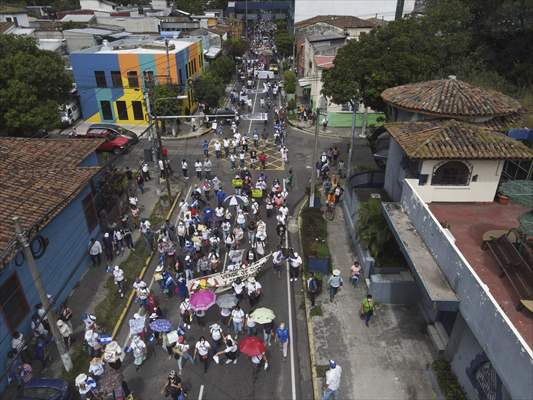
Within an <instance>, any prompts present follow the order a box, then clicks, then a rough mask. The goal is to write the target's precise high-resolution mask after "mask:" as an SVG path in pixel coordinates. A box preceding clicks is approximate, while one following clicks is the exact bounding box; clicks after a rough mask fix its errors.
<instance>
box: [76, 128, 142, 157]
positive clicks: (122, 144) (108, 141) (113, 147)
mask: <svg viewBox="0 0 533 400" xmlns="http://www.w3.org/2000/svg"><path fill="white" fill-rule="evenodd" d="M81 137H86V138H98V139H105V142H104V143H102V144H101V145H100V147H98V149H97V151H109V152H112V153H114V154H120V153H124V152H126V151H127V150H128V147H129V146H130V144H131V143H130V141H131V140H130V139H128V138H126V137H124V136H120V135H117V134H116V133H115V132H113V131H112V130H110V129H106V128H91V129H89V130H88V131H87V133H86V134H85V135H81Z"/></svg>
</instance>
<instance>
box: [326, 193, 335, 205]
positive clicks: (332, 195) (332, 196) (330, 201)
mask: <svg viewBox="0 0 533 400" xmlns="http://www.w3.org/2000/svg"><path fill="white" fill-rule="evenodd" d="M326 202H327V205H328V207H331V208H334V207H335V192H334V191H333V190H330V192H329V193H328V196H327V198H326Z"/></svg>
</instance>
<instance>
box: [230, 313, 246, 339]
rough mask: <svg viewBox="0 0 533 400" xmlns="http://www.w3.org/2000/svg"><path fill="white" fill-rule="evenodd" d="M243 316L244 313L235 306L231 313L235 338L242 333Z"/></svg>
mask: <svg viewBox="0 0 533 400" xmlns="http://www.w3.org/2000/svg"><path fill="white" fill-rule="evenodd" d="M244 316H245V314H244V311H243V310H242V308H241V307H239V306H238V305H237V306H235V308H234V309H233V311H232V312H231V321H232V323H233V330H234V331H235V335H236V336H239V334H240V333H241V332H242V324H243V321H244Z"/></svg>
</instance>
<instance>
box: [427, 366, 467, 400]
mask: <svg viewBox="0 0 533 400" xmlns="http://www.w3.org/2000/svg"><path fill="white" fill-rule="evenodd" d="M432 368H433V371H434V372H435V374H436V375H437V382H438V383H439V387H440V390H441V391H442V393H443V394H444V397H445V398H446V400H466V395H465V393H464V391H463V388H462V387H461V385H460V384H459V381H458V380H457V377H456V376H455V374H454V373H453V371H452V368H451V366H450V363H449V362H448V361H446V360H435V361H433V364H432Z"/></svg>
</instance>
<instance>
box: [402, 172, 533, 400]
mask: <svg viewBox="0 0 533 400" xmlns="http://www.w3.org/2000/svg"><path fill="white" fill-rule="evenodd" d="M401 203H402V206H403V208H404V210H405V212H406V213H407V214H408V215H409V218H410V220H411V222H412V223H413V225H414V226H415V227H416V229H417V231H418V233H419V234H420V236H421V237H422V238H423V240H424V241H425V243H426V245H427V247H428V248H429V250H430V251H431V253H432V255H433V257H434V258H435V260H436V261H437V263H438V264H439V266H440V267H441V269H442V271H443V273H444V275H445V276H446V278H447V279H448V282H449V283H450V285H451V287H452V288H453V289H454V291H455V293H456V294H457V297H458V298H459V300H460V304H459V311H460V313H461V316H462V318H463V319H464V320H465V321H466V324H467V325H468V328H469V329H470V330H471V331H472V333H473V335H474V337H475V339H476V340H477V342H478V343H479V344H480V346H481V348H482V350H483V353H484V354H486V356H487V357H488V359H489V360H490V362H491V364H492V367H493V368H494V369H495V370H496V372H497V374H498V376H499V377H500V379H501V380H502V382H503V385H504V386H505V389H506V390H507V391H508V393H509V395H510V396H511V397H512V398H513V399H531V397H532V395H533V379H532V377H533V352H532V351H531V349H530V348H529V346H528V345H527V343H526V342H525V341H524V339H523V338H522V337H521V336H520V334H519V333H518V331H517V330H516V329H515V328H514V326H513V325H512V323H511V321H510V320H509V319H508V318H507V316H506V315H505V313H504V312H503V310H502V309H501V308H500V306H499V305H498V304H497V303H496V300H495V299H494V297H492V295H491V294H490V292H489V290H488V288H487V286H486V285H484V284H483V282H482V281H481V280H480V278H479V277H478V276H477V274H476V273H475V271H474V270H473V269H472V267H471V266H470V264H469V263H468V261H467V260H466V259H465V258H464V257H463V255H462V253H461V251H460V250H459V249H458V248H457V247H456V246H455V245H454V244H453V243H451V242H450V240H449V239H448V236H447V235H446V233H445V232H444V230H443V229H442V227H441V226H440V224H439V222H438V221H437V219H436V218H435V216H434V215H433V214H432V213H431V211H430V210H429V208H428V206H427V205H426V204H425V203H424V202H423V201H422V199H421V198H420V196H419V195H418V194H417V193H416V191H414V189H413V187H412V186H411V185H410V184H409V182H408V181H404V186H403V191H402V200H401ZM456 328H459V326H454V330H455V329H456ZM453 335H454V332H452V336H453ZM459 348H460V346H459ZM483 353H482V354H478V356H482V355H483ZM450 356H451V357H452V360H451V361H452V367H453V368H454V372H455V374H456V375H457V377H458V378H459V381H460V382H461V384H462V385H463V386H464V387H465V389H466V390H467V392H470V393H472V391H473V390H474V388H473V386H472V380H471V379H470V378H469V377H468V374H467V371H465V370H464V368H458V365H465V364H470V363H473V362H475V359H472V360H463V362H461V363H456V362H454V359H455V358H456V357H463V356H464V354H461V352H460V351H458V352H456V353H455V354H452V355H450ZM476 357H477V356H476Z"/></svg>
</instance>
